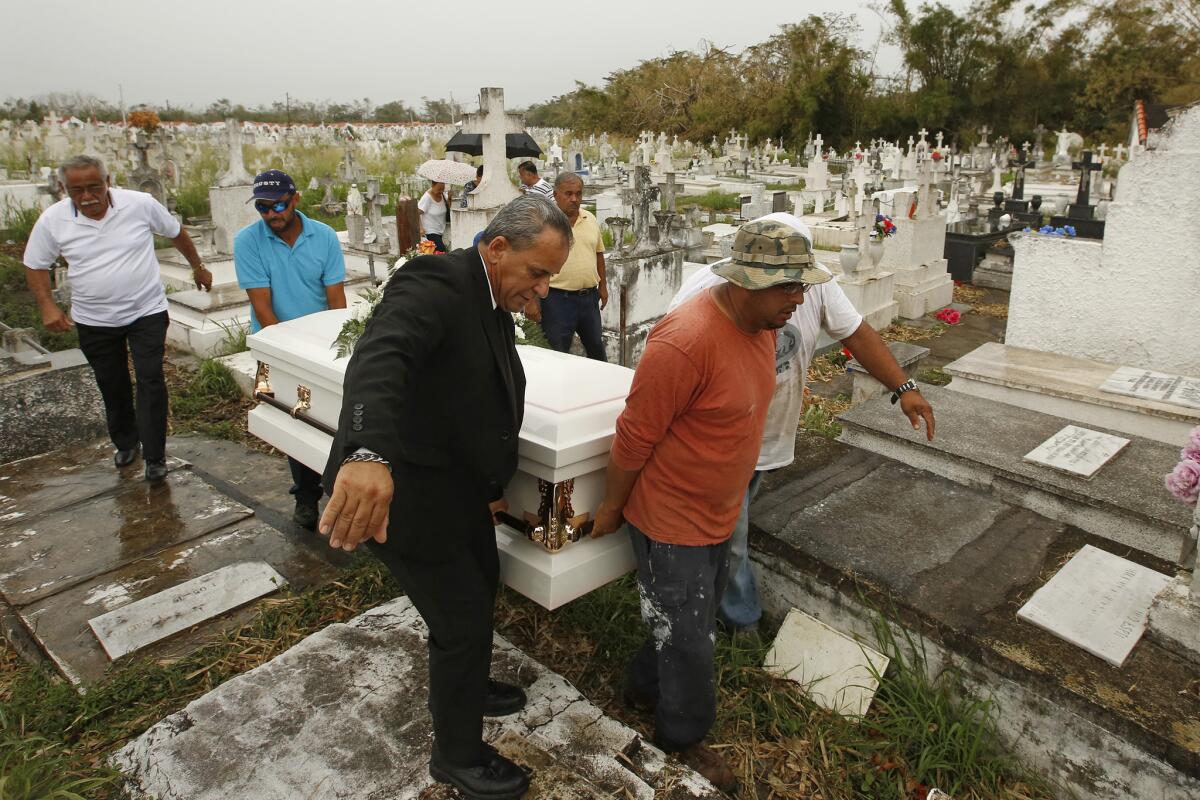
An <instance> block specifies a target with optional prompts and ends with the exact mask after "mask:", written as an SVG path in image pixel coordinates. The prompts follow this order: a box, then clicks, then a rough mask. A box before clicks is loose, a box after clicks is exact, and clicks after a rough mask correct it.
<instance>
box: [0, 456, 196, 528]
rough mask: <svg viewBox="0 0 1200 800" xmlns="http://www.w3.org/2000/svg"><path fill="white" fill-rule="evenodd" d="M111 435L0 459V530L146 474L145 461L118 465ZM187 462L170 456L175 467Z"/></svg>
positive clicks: (169, 460)
mask: <svg viewBox="0 0 1200 800" xmlns="http://www.w3.org/2000/svg"><path fill="white" fill-rule="evenodd" d="M112 454H113V448H112V444H110V443H109V442H107V441H104V442H93V443H91V444H87V445H81V446H79V447H72V448H67V449H64V450H55V451H53V452H50V453H44V454H42V455H38V456H32V457H30V458H23V459H20V460H19V461H10V462H8V463H7V464H3V465H0V530H4V529H5V528H10V527H13V526H22V527H23V526H25V525H26V523H27V521H28V520H29V519H30V518H32V517H36V516H37V515H39V514H44V513H45V512H47V511H51V510H55V509H61V508H64V507H65V506H69V505H71V504H73V503H78V502H80V501H82V500H87V499H88V498H91V497H96V496H97V495H101V494H104V493H105V492H110V491H112V490H113V489H116V488H118V487H119V486H122V485H123V484H126V483H132V482H135V481H137V480H139V479H140V478H141V477H142V464H141V462H140V461H137V462H135V463H134V465H133V466H130V467H126V468H125V469H123V470H118V469H116V468H115V467H113V462H112ZM185 466H187V462H185V461H180V460H179V459H177V458H171V457H168V458H167V468H168V469H170V470H175V469H179V468H181V467H185Z"/></svg>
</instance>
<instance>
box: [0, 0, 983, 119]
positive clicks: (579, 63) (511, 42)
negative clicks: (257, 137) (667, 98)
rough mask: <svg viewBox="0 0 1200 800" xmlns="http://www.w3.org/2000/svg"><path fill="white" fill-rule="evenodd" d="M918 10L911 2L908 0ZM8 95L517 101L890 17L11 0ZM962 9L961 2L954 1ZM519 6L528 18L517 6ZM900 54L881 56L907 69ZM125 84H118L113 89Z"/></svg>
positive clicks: (732, 10) (862, 12)
mask: <svg viewBox="0 0 1200 800" xmlns="http://www.w3.org/2000/svg"><path fill="white" fill-rule="evenodd" d="M910 4H911V5H915V3H912V2H911V0H910ZM5 5H6V6H7V8H5V10H4V19H5V23H6V25H5V27H6V28H7V33H6V35H5V37H4V43H3V45H2V46H0V100H2V99H7V98H10V97H26V98H28V97H33V96H37V95H42V94H46V93H48V92H54V91H66V92H75V91H78V92H84V93H87V94H91V95H94V96H96V97H98V98H100V99H101V100H106V101H109V102H112V103H114V104H115V103H117V102H118V101H119V99H120V94H121V93H122V92H123V96H124V101H125V103H126V105H127V106H129V105H134V104H138V103H147V104H150V105H154V106H162V105H165V104H166V103H167V102H170V103H171V104H173V105H187V106H192V107H195V108H201V109H202V108H204V107H207V106H208V105H209V104H210V103H212V102H213V101H215V100H217V99H219V98H228V99H229V100H231V101H232V102H234V103H242V104H244V105H247V106H252V105H257V104H260V103H261V104H270V103H272V102H274V101H276V100H279V101H283V100H284V97H285V95H286V94H289V93H290V95H291V96H292V97H293V98H300V99H303V100H309V101H320V100H329V101H335V102H345V101H348V100H352V99H360V98H364V97H366V98H370V100H371V102H372V103H373V104H374V105H380V104H382V103H386V102H389V101H392V100H403V101H404V102H405V103H407V104H408V105H410V106H416V107H418V108H419V107H420V102H421V98H422V97H431V98H446V97H450V96H451V95H452V96H453V97H454V99H455V100H457V101H459V102H461V103H463V105H464V107H465V108H466V109H467V110H471V109H473V108H474V107H475V106H476V104H477V102H478V95H479V89H480V87H483V86H500V87H503V88H504V90H505V100H506V105H508V106H509V107H514V108H515V107H525V106H527V105H529V104H531V103H536V102H540V101H544V100H548V99H550V98H551V97H553V96H555V95H558V94H562V93H565V92H569V91H571V90H572V89H573V88H574V87H575V81H577V80H579V81H583V82H585V83H588V84H600V83H601V82H602V81H603V79H604V77H605V76H606V75H608V74H609V73H610V72H612V71H614V70H618V69H623V68H627V67H632V66H634V65H636V64H637V63H638V62H639V61H641V60H644V59H647V58H654V57H657V56H663V55H666V54H668V53H670V52H672V51H674V50H681V49H684V50H691V49H695V48H697V47H699V46H700V45H701V44H702V43H703V42H705V41H708V42H711V43H713V44H714V45H716V46H719V47H728V48H731V49H733V50H734V51H740V50H741V49H743V48H744V47H746V46H747V45H751V44H755V43H757V42H760V41H763V40H764V39H766V38H768V37H769V36H771V35H772V34H773V33H775V32H777V31H778V29H779V26H780V25H782V24H785V23H789V22H799V21H801V20H802V19H804V18H805V17H806V16H808V15H809V14H823V13H827V12H833V11H842V12H844V13H849V14H852V15H853V16H855V17H856V19H857V20H858V22H859V24H860V25H861V27H862V29H863V31H862V34H861V39H860V42H859V45H860V46H861V47H863V48H864V49H866V50H868V51H871V50H874V49H875V46H876V42H877V40H878V38H879V35H880V30H881V19H880V17H879V15H878V14H876V13H875V12H873V11H871V10H869V9H868V7H867V4H866V3H862V4H859V5H856V4H855V3H853V1H851V2H836V1H833V0H725V2H710V0H694V1H693V2H656V1H655V0H604V2H588V0H576V1H575V2H571V3H560V4H554V3H541V4H530V3H520V4H517V3H498V2H487V0H443V1H442V2H423V3H412V2H405V0H348V1H347V0H340V1H339V0H290V1H288V0H238V2H232V1H231V0H193V1H192V2H187V3H184V2H180V1H179V0H104V2H78V0H36V2H14V3H6V4H5ZM949 5H950V6H951V7H955V8H962V7H963V6H965V5H966V0H951V2H950V3H949ZM518 12H523V13H518ZM899 61H900V60H899V54H898V53H897V52H896V51H895V49H894V48H888V47H885V48H883V49H882V50H881V51H880V58H879V63H880V65H881V66H883V67H884V68H887V69H895V68H897V67H898V66H899ZM118 87H121V88H120V89H118Z"/></svg>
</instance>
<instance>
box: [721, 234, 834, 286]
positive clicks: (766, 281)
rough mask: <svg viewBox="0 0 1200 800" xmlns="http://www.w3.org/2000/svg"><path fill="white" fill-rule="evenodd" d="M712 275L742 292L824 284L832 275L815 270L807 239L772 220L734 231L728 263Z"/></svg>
mask: <svg viewBox="0 0 1200 800" xmlns="http://www.w3.org/2000/svg"><path fill="white" fill-rule="evenodd" d="M712 270H713V272H715V273H716V274H718V275H720V276H721V277H722V278H724V279H725V280H727V281H729V282H730V283H734V284H737V285H738V286H741V287H742V288H743V289H750V290H752V291H753V290H756V289H767V288H770V287H771V286H777V285H779V284H781V283H825V282H826V281H829V280H831V279H832V278H833V275H832V274H831V273H829V272H826V271H825V270H823V269H821V268H820V267H819V266H817V259H816V257H815V256H814V255H813V251H812V245H811V244H810V243H809V241H808V238H807V237H805V236H804V235H803V234H801V233H800V232H799V231H797V230H796V229H795V228H792V227H790V226H788V225H784V224H783V223H782V222H776V221H775V220H756V221H754V222H748V223H746V224H745V225H743V226H742V227H741V228H739V229H738V232H737V235H736V236H735V237H734V239H733V254H732V258H730V260H729V261H726V262H724V263H717V264H714V265H713V268H712Z"/></svg>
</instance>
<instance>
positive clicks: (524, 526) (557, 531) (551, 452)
mask: <svg viewBox="0 0 1200 800" xmlns="http://www.w3.org/2000/svg"><path fill="white" fill-rule="evenodd" d="M352 313H353V311H351V310H348V309H335V310H332V311H323V312H320V313H318V314H312V315H309V316H306V317H303V318H301V319H297V320H292V321H290V322H284V323H280V324H278V325H271V326H269V327H266V328H264V329H262V330H261V331H259V332H258V333H255V334H253V335H251V336H249V337H248V338H247V344H248V345H249V346H250V352H251V354H252V355H253V357H254V358H255V359H256V360H257V361H258V362H259V363H260V364H261V365H262V366H261V367H260V369H259V375H258V378H257V380H256V386H255V398H256V399H257V400H258V401H259V404H258V406H257V407H255V408H254V409H253V410H251V411H250V418H249V429H250V432H251V433H252V434H254V435H255V436H257V437H259V438H260V439H262V440H263V441H265V442H267V443H268V444H270V445H272V446H273V447H275V448H276V449H278V450H280V451H282V452H284V453H286V454H288V455H289V456H291V457H293V458H295V459H297V460H298V461H301V462H303V463H304V464H306V465H308V466H309V467H311V468H312V469H314V470H317V471H318V472H323V471H324V469H325V463H326V461H327V459H328V457H329V448H330V445H331V444H332V441H333V433H334V430H335V426H336V425H337V420H338V414H339V413H340V411H341V407H342V383H343V380H344V378H345V373H346V366H347V365H348V363H349V360H350V359H349V357H343V358H338V357H337V350H336V347H335V346H334V345H333V342H334V340H335V339H336V338H337V336H338V333H339V331H340V330H341V328H342V325H343V324H344V323H345V322H346V320H347V319H348V318H349V317H350V315H351V314H352ZM517 352H518V353H519V354H520V358H521V364H522V366H523V368H524V370H525V377H526V389H525V398H526V399H525V418H524V422H523V425H522V427H521V434H520V445H519V448H518V471H517V474H516V475H515V476H514V477H513V479H512V481H511V482H510V483H509V485H508V487H507V489H506V491H505V498H506V499H507V500H508V503H509V511H508V513H507V514H506V515H505V517H504V519H505V521H504V523H503V524H501V525H499V526H497V528H496V543H497V546H498V548H499V551H500V578H501V580H502V581H503V582H504V583H505V584H506V585H508V586H509V587H511V588H513V589H515V590H516V591H518V592H520V593H521V594H523V595H525V596H526V597H528V598H529V599H531V600H533V601H534V602H536V603H538V604H540V605H542V606H544V607H546V608H548V609H554V608H557V607H558V606H561V605H562V604H564V603H567V602H569V601H571V600H574V599H575V598H577V597H580V596H582V595H584V594H587V593H588V592H590V591H592V590H593V589H596V588H599V587H600V586H603V585H605V584H607V583H609V582H610V581H612V580H614V579H616V578H618V577H620V576H621V575H624V574H625V573H627V572H630V571H632V570H633V568H634V558H633V551H632V549H631V547H630V545H629V541H628V534H627V533H626V532H625V531H624V530H622V531H620V532H618V533H615V534H612V535H610V536H605V537H603V538H601V539H592V538H589V537H588V536H587V532H588V531H590V529H591V526H590V524H589V522H590V519H591V513H592V512H593V511H594V510H595V509H596V508H597V507H598V506H599V505H600V501H601V499H602V498H603V495H604V471H605V467H606V465H607V463H608V452H609V449H610V447H611V445H612V440H613V435H614V431H615V425H616V419H617V415H618V414H620V412H621V409H622V408H624V406H625V397H626V395H627V394H628V393H629V386H630V384H631V382H632V380H633V370H631V369H628V368H626V367H622V366H618V365H616V364H607V363H604V362H600V361H592V360H590V359H586V358H580V357H578V356H572V355H568V354H565V353H558V352H555V351H552V350H546V349H542V348H537V347H526V346H518V347H517Z"/></svg>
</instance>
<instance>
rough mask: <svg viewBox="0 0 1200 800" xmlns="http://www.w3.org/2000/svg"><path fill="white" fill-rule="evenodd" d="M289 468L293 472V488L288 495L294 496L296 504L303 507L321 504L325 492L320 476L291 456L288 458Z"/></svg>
mask: <svg viewBox="0 0 1200 800" xmlns="http://www.w3.org/2000/svg"><path fill="white" fill-rule="evenodd" d="M288 467H290V468H291V470H292V488H291V489H290V490H289V492H288V493H289V494H294V495H295V496H296V502H297V503H299V504H301V505H306V506H311V505H314V504H316V503H317V502H319V501H320V499H321V495H322V494H323V493H324V491H325V490H324V489H322V488H321V476H320V474H318V473H316V472H313V471H312V470H311V469H309V468H308V467H307V466H305V465H304V464H303V463H301V462H299V461H297V460H296V459H294V458H292V457H291V456H288Z"/></svg>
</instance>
